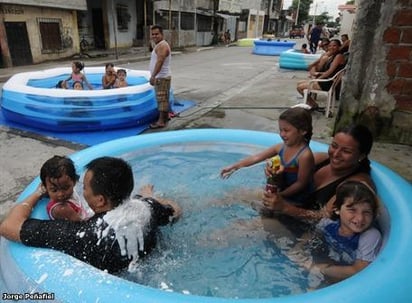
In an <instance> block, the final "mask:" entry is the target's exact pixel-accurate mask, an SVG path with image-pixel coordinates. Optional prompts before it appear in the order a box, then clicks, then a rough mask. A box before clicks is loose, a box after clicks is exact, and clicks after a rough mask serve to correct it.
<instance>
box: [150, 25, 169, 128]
mask: <svg viewBox="0 0 412 303" xmlns="http://www.w3.org/2000/svg"><path fill="white" fill-rule="evenodd" d="M151 35H152V40H153V42H154V43H155V47H154V48H153V51H152V54H151V57H150V65H149V69H150V73H151V76H150V84H151V85H153V86H154V88H155V92H156V100H157V109H158V111H159V117H158V119H157V121H156V122H155V123H152V124H150V128H152V129H156V128H163V127H165V126H166V125H167V122H168V121H169V111H170V105H169V98H170V87H171V80H172V72H171V69H170V63H171V61H172V52H171V50H170V46H169V43H167V41H166V40H164V38H163V28H162V27H161V26H160V25H153V26H152V27H151Z"/></svg>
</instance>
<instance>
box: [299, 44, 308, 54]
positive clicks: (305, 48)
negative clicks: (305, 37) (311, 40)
mask: <svg viewBox="0 0 412 303" xmlns="http://www.w3.org/2000/svg"><path fill="white" fill-rule="evenodd" d="M300 51H301V52H302V53H304V54H310V51H309V50H308V45H307V44H306V43H303V44H302V48H301V49H300Z"/></svg>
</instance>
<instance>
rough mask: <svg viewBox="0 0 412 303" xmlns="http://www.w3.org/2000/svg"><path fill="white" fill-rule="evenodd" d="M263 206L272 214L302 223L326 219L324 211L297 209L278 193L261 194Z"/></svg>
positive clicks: (267, 192)
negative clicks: (272, 212) (289, 217)
mask: <svg viewBox="0 0 412 303" xmlns="http://www.w3.org/2000/svg"><path fill="white" fill-rule="evenodd" d="M263 205H264V206H265V207H266V208H267V209H269V210H272V211H274V212H278V213H281V214H285V215H288V216H291V217H294V218H296V219H299V220H302V221H319V220H320V219H321V218H323V217H328V214H327V213H326V211H324V210H323V209H322V210H308V209H304V208H301V207H297V206H295V205H293V204H291V203H288V202H287V201H286V200H285V199H284V198H283V197H282V196H281V195H279V194H278V193H271V192H269V191H264V192H263Z"/></svg>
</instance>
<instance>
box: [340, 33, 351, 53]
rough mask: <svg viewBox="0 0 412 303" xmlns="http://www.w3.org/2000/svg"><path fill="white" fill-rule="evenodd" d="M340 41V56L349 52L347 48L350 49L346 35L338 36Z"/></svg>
mask: <svg viewBox="0 0 412 303" xmlns="http://www.w3.org/2000/svg"><path fill="white" fill-rule="evenodd" d="M340 40H341V41H342V46H341V47H340V52H341V53H342V54H345V53H347V52H349V47H350V42H351V41H350V40H349V36H348V35H347V34H342V35H341V36H340Z"/></svg>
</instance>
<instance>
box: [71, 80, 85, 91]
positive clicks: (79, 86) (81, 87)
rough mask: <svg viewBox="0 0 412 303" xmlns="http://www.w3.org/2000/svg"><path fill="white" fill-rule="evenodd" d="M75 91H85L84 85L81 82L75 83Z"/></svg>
mask: <svg viewBox="0 0 412 303" xmlns="http://www.w3.org/2000/svg"><path fill="white" fill-rule="evenodd" d="M73 89H74V90H83V83H82V82H80V81H74V82H73Z"/></svg>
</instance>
